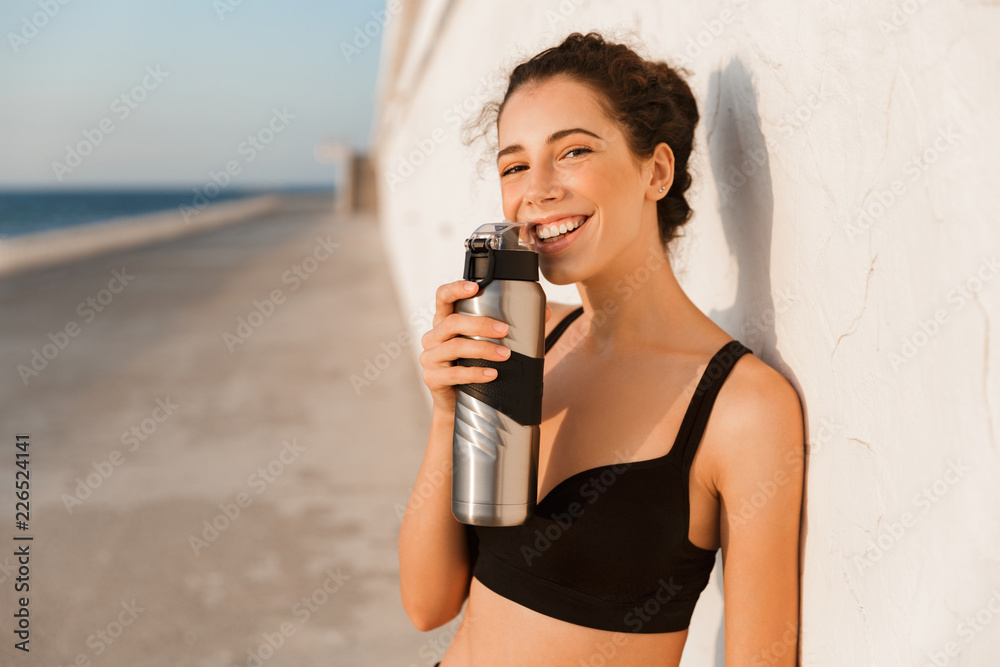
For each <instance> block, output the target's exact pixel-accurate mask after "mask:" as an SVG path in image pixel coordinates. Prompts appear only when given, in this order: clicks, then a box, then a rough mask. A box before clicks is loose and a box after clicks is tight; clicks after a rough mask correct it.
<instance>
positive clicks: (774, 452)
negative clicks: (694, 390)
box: [710, 353, 805, 482]
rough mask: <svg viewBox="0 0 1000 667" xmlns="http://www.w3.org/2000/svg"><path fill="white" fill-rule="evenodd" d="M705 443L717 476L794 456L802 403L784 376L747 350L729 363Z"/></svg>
mask: <svg viewBox="0 0 1000 667" xmlns="http://www.w3.org/2000/svg"><path fill="white" fill-rule="evenodd" d="M710 427H711V431H712V433H711V444H710V448H711V450H712V451H713V454H714V455H713V456H712V458H713V460H714V463H715V465H714V466H713V467H714V468H715V469H716V477H717V481H718V482H721V481H723V480H724V479H726V478H727V477H732V476H733V475H737V474H739V471H741V470H744V471H750V470H752V469H753V468H756V467H758V466H760V467H762V468H770V467H772V466H776V465H778V466H785V465H788V464H790V463H793V461H800V460H801V459H802V457H803V456H804V447H805V434H804V432H803V418H802V404H801V401H800V399H799V395H798V392H797V391H796V390H795V387H793V386H792V383H791V382H789V381H788V379H787V378H786V377H785V376H784V375H782V374H781V373H779V372H778V371H777V370H775V369H774V368H772V367H770V366H768V365H767V364H766V363H765V362H764V361H763V360H761V359H760V358H758V357H757V356H756V355H754V354H752V353H748V354H744V355H743V356H742V357H740V359H739V360H738V361H737V363H736V365H735V366H733V369H732V371H730V374H729V376H728V377H727V378H726V381H725V382H724V383H723V385H722V387H721V389H720V390H719V394H718V396H717V397H716V401H715V405H714V406H713V407H712V414H711V420H710Z"/></svg>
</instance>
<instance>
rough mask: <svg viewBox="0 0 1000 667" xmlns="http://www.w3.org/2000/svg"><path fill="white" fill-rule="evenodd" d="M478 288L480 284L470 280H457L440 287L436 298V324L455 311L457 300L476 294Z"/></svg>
mask: <svg viewBox="0 0 1000 667" xmlns="http://www.w3.org/2000/svg"><path fill="white" fill-rule="evenodd" d="M478 289H479V286H478V285H477V284H476V283H474V282H472V281H469V280H456V281H454V282H450V283H445V284H444V285H441V286H440V287H438V289H437V293H436V294H435V299H434V301H435V311H434V326H437V325H438V324H440V323H441V321H442V320H444V318H446V317H448V316H449V315H451V314H452V313H453V312H455V305H454V304H455V302H456V301H458V300H459V299H467V298H469V297H471V296H475V294H476V291H477V290H478Z"/></svg>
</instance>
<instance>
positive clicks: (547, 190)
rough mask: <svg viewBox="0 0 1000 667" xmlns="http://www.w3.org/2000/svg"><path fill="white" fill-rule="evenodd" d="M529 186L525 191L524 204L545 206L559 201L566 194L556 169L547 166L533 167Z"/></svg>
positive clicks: (529, 172) (529, 177)
mask: <svg viewBox="0 0 1000 667" xmlns="http://www.w3.org/2000/svg"><path fill="white" fill-rule="evenodd" d="M528 179H529V180H528V185H527V187H526V188H525V189H524V203H525V204H534V205H535V206H544V205H545V204H550V203H552V202H555V201H558V200H559V199H561V198H562V197H563V195H564V194H565V189H564V188H563V186H562V184H561V183H560V181H559V177H558V174H557V173H556V171H555V169H553V168H552V167H551V166H550V165H547V164H536V165H532V168H531V169H530V170H529V171H528Z"/></svg>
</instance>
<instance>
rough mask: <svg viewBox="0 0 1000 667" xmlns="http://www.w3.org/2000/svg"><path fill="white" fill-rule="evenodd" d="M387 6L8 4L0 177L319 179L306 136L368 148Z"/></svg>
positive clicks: (138, 181) (8, 0)
mask: <svg viewBox="0 0 1000 667" xmlns="http://www.w3.org/2000/svg"><path fill="white" fill-rule="evenodd" d="M62 3H66V4H62ZM384 10H385V0H353V1H351V2H348V1H347V0H326V1H324V0H297V1H294V2H281V3H279V2H264V1H263V0H162V1H160V2H154V3H151V2H135V1H134V0H132V1H131V2H130V1H128V0H4V1H3V2H2V3H0V28H2V37H3V42H2V44H0V187H2V188H12V187H17V186H31V187H72V188H78V187H88V186H95V185H99V186H109V185H130V186H138V185H157V186H197V185H200V184H203V183H204V182H206V181H207V180H208V179H209V178H210V174H212V173H213V172H214V173H216V174H218V173H219V172H220V171H224V170H226V168H227V165H228V166H230V167H232V168H233V172H234V175H233V183H234V184H236V185H239V184H245V185H286V186H287V185H327V184H330V183H331V182H332V178H333V167H332V166H330V165H327V164H321V163H319V162H317V161H316V159H315V156H314V148H315V146H316V145H317V143H318V142H321V141H325V140H338V141H344V142H347V143H349V144H351V145H353V146H355V147H356V148H359V149H366V148H367V147H368V146H369V144H370V131H371V118H372V113H373V107H374V104H373V97H374V93H375V84H376V77H377V71H378V62H379V55H380V53H379V51H380V48H381V39H380V38H381V32H382V31H381V27H380V26H379V23H378V22H377V21H376V18H377V17H378V15H380V14H381V15H383V16H384V15H385V14H384ZM383 20H384V19H383ZM389 20H390V21H391V20H392V17H391V16H390V17H389ZM366 27H367V29H368V32H369V33H374V34H375V36H374V38H371V39H370V42H369V43H368V44H367V45H366V46H363V48H360V49H357V50H356V51H355V48H356V47H355V46H354V42H355V40H357V43H359V44H362V45H363V44H364V41H363V39H362V38H358V34H359V32H358V29H360V31H364V30H365V28H366ZM344 44H348V45H350V46H351V49H350V51H351V52H350V53H349V55H345V53H344V51H345V49H344V48H343V45H344ZM84 152H86V153H87V154H86V155H81V153H84ZM74 155H75V157H74ZM60 179H61V180H60Z"/></svg>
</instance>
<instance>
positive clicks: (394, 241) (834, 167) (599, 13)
mask: <svg viewBox="0 0 1000 667" xmlns="http://www.w3.org/2000/svg"><path fill="white" fill-rule="evenodd" d="M417 14H418V15H417V16H416V17H413V16H410V17H407V21H408V22H409V23H410V24H412V25H416V26H417V27H416V28H415V33H414V34H415V35H416V37H414V39H410V40H409V41H408V44H409V49H410V50H409V51H408V52H406V55H405V57H404V61H405V62H406V63H407V65H408V68H407V70H406V71H404V73H403V75H401V76H399V77H396V78H395V79H391V78H388V77H387V78H386V80H385V81H384V82H383V83H384V91H383V92H384V94H385V100H386V103H385V105H384V107H383V109H382V113H381V118H380V125H379V130H378V136H377V139H378V144H377V146H378V153H377V158H378V159H379V161H380V162H379V165H378V169H379V179H380V185H381V186H382V187H381V192H380V205H381V224H382V229H383V233H384V236H385V238H386V241H387V244H386V247H387V251H388V252H389V255H390V259H391V260H392V263H393V265H394V268H395V271H396V273H395V276H394V278H395V281H396V284H397V286H398V289H399V295H400V299H401V303H402V305H403V308H404V311H405V313H404V314H405V315H406V317H407V320H408V321H409V322H410V324H411V327H412V328H411V330H410V331H409V333H410V334H412V335H413V336H414V339H415V340H416V341H419V336H420V335H421V334H422V333H423V332H424V331H426V330H427V329H428V328H429V327H430V313H431V311H430V306H431V305H432V304H433V296H434V288H435V287H436V286H437V285H439V284H441V283H443V282H446V281H451V280H456V279H459V278H461V265H462V258H463V248H462V241H463V239H464V238H465V237H466V236H467V234H468V233H469V232H470V231H471V230H472V229H474V228H475V227H476V226H477V225H479V224H481V223H482V222H484V221H491V220H500V219H501V218H502V212H501V208H500V196H499V185H498V181H497V179H496V176H495V174H494V173H493V172H492V171H491V170H490V168H489V165H488V164H487V165H486V167H485V168H484V170H483V173H484V177H483V178H479V177H477V176H476V163H477V161H478V160H479V159H480V158H481V157H482V155H483V151H484V148H483V146H482V145H479V146H476V147H474V148H466V147H465V146H463V145H462V143H461V141H460V132H459V127H458V122H457V120H458V119H459V118H464V116H465V115H466V114H467V113H469V112H468V111H466V109H471V108H473V107H475V108H478V106H479V104H480V103H481V102H485V101H486V100H488V99H493V98H494V97H495V96H496V95H497V94H498V93H499V92H500V90H501V86H502V80H501V79H500V78H499V77H500V75H502V74H503V71H504V70H505V69H506V67H509V66H510V65H511V64H513V63H515V62H516V61H517V60H519V59H520V58H521V57H522V56H526V55H530V54H532V53H534V52H536V51H538V50H540V49H541V48H544V47H547V46H550V45H552V44H554V43H555V42H557V41H558V40H559V39H560V38H561V37H562V36H564V35H565V34H566V33H568V32H570V31H572V30H582V31H586V30H589V29H592V28H596V29H601V30H607V29H610V30H611V31H612V32H613V33H614V34H621V33H622V31H629V30H634V31H635V34H636V35H638V37H639V38H641V40H642V41H643V42H645V44H647V45H648V54H649V55H654V56H656V57H660V58H666V59H668V60H673V61H674V62H682V63H683V64H685V65H686V66H687V67H688V69H689V70H690V71H691V73H692V74H691V77H690V82H691V84H692V87H693V89H694V91H695V95H696V96H697V98H698V101H699V104H700V109H701V112H702V123H701V125H700V126H699V128H698V134H697V144H698V146H697V155H696V157H695V159H694V170H695V172H696V173H695V180H696V185H695V186H694V189H693V193H692V197H691V200H692V204H693V207H694V208H695V210H696V215H695V217H694V219H693V220H692V221H691V222H690V223H689V226H688V231H687V238H685V239H684V240H683V242H682V243H681V244H680V245H679V246H678V248H677V250H678V251H679V253H680V257H679V262H678V264H677V268H678V272H679V274H680V278H681V281H682V284H683V285H684V287H685V289H686V290H687V291H688V294H689V295H691V297H692V299H693V300H694V301H695V303H697V304H698V305H699V306H700V307H701V308H702V309H703V310H704V311H705V312H706V313H708V314H709V315H710V316H711V317H712V318H713V319H714V320H715V321H716V322H717V323H718V324H719V325H720V326H722V327H723V328H725V329H726V330H727V331H728V332H729V333H730V335H732V336H734V337H737V338H739V339H740V340H742V341H743V342H744V343H745V344H747V345H748V346H749V347H751V348H752V349H753V351H754V353H755V354H756V355H757V356H758V357H760V358H762V359H764V360H765V361H766V362H767V363H769V364H771V365H772V366H773V367H775V368H776V369H778V370H779V371H781V372H782V373H783V374H784V375H785V376H786V377H788V379H789V380H790V381H791V382H792V383H793V384H794V385H795V387H796V388H797V389H798V391H799V393H800V395H801V397H802V399H803V403H804V406H805V410H806V429H807V438H808V442H809V445H810V447H809V461H808V469H807V488H806V509H805V515H804V523H803V525H804V531H803V536H804V539H803V550H802V554H803V575H802V583H803V594H802V628H801V639H802V643H801V655H802V664H804V665H830V666H831V667H833V666H836V667H840V666H842V665H847V666H851V667H854V666H860V665H873V666H880V667H881V666H896V665H920V666H923V665H963V666H971V665H975V666H979V665H996V664H998V661H1000V513H998V509H1000V484H997V477H998V458H1000V457H998V445H1000V442H998V434H997V430H998V429H1000V360H998V357H1000V350H998V348H997V340H998V336H1000V334H998V331H1000V279H998V277H997V274H998V273H1000V264H998V263H997V262H998V259H1000V231H998V229H1000V227H998V225H1000V215H998V213H1000V210H998V209H1000V206H998V204H997V202H998V199H1000V198H998V181H1000V169H998V167H997V159H998V156H997V151H998V149H1000V141H998V140H1000V132H998V129H997V127H998V123H1000V118H998V110H1000V92H998V90H1000V88H998V83H1000V67H998V62H1000V58H998V48H997V47H996V46H995V44H996V39H997V35H998V34H1000V7H998V6H997V5H996V4H995V3H993V4H992V5H991V4H990V3H986V2H983V3H974V2H967V3H962V2H955V1H948V0H924V1H918V0H907V1H906V2H897V3H879V2H849V1H847V0H839V1H836V0H833V1H828V2H801V1H796V0H778V1H773V2H758V3H752V4H750V3H746V2H733V1H730V2H726V1H724V2H706V3H663V2H654V1H652V0H650V1H648V2H634V3H623V2H617V3H613V4H612V3H610V2H607V3H600V2H595V1H592V2H573V1H571V0H564V1H563V2H561V3H560V2H535V1H529V0H519V1H510V0H508V1H504V2H475V3H473V2H470V1H468V0H465V1H457V2H453V3H448V2H435V1H432V0H425V2H424V3H423V5H422V6H421V9H420V11H419V12H418V13H417ZM403 23H404V22H403V21H400V22H398V23H397V25H396V26H394V28H395V30H393V31H390V33H389V35H388V36H387V41H388V44H387V48H388V49H392V48H393V46H392V43H393V40H394V39H398V35H399V34H400V33H401V30H399V28H400V26H401V25H402V24H403ZM417 33H419V34H417ZM421 35H422V37H421ZM397 46H398V45H397ZM390 52H391V51H390ZM484 82H485V83H487V84H488V83H492V87H490V86H488V85H484ZM466 103H467V104H466ZM416 163H419V164H416ZM405 165H408V166H409V167H412V169H409V168H407V166H405ZM741 171H742V173H741ZM411 172H412V173H411ZM544 284H545V286H546V291H547V294H548V296H549V299H550V300H555V301H565V302H574V303H577V302H578V301H579V300H578V297H577V294H576V291H575V288H574V287H573V286H559V287H555V286H552V285H549V284H547V283H544ZM991 321H992V326H991ZM376 351H377V350H376V349H375V348H373V353H374V352H376ZM410 351H411V353H412V355H413V358H414V359H415V358H416V356H417V355H418V354H419V352H420V348H419V342H417V343H416V344H414V345H413V347H412V349H411V350H410ZM715 575H716V576H715V579H714V580H713V582H712V583H711V584H710V587H709V590H708V591H706V594H705V595H704V596H703V599H702V601H701V602H700V603H699V607H698V610H697V612H696V615H695V619H694V622H693V626H692V631H691V636H690V640H689V643H688V647H687V650H686V652H685V660H684V665H686V666H689V665H706V664H716V665H722V654H721V645H722V639H723V638H722V636H721V618H722V616H721V614H722V602H721V593H720V591H721V581H720V580H719V577H718V575H719V569H718V568H717V569H716V572H715ZM761 664H767V663H766V661H763V662H761Z"/></svg>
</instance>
